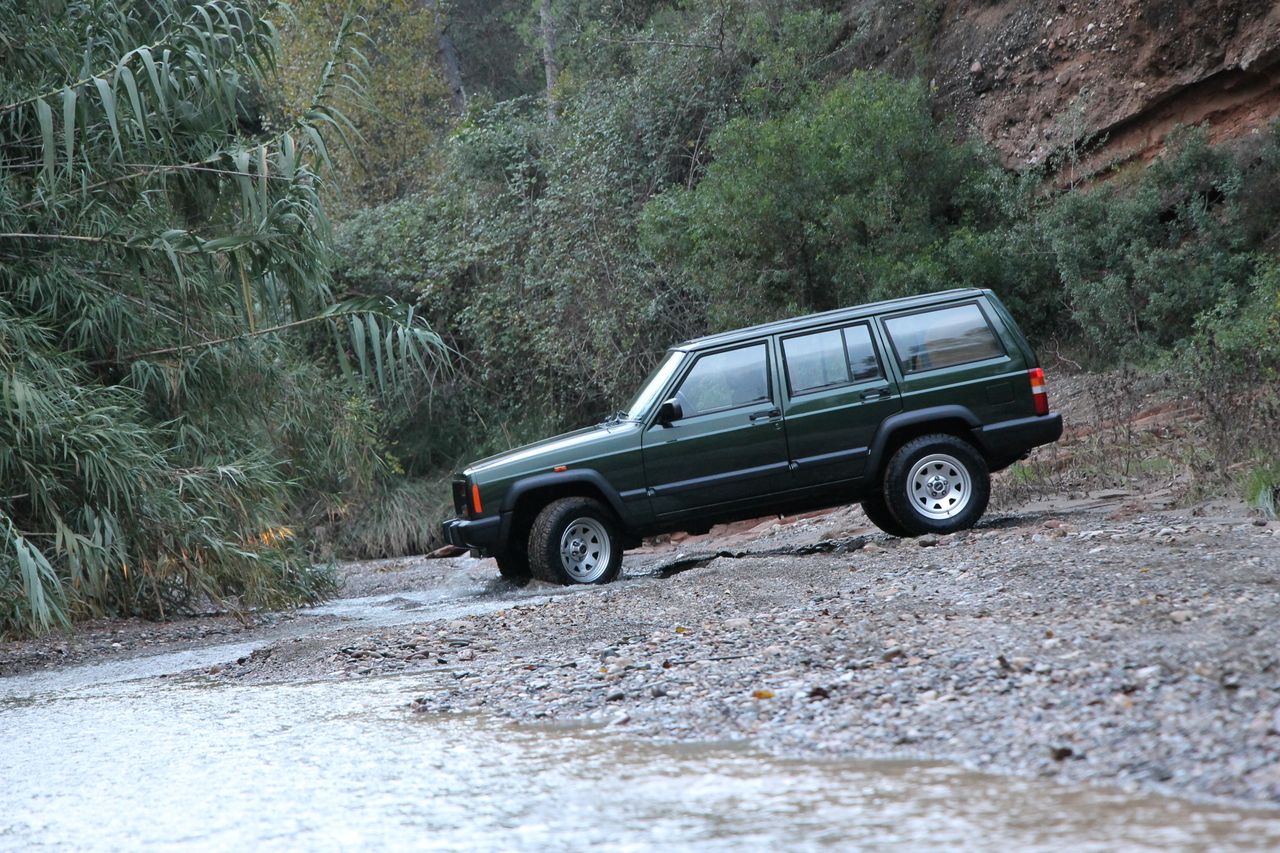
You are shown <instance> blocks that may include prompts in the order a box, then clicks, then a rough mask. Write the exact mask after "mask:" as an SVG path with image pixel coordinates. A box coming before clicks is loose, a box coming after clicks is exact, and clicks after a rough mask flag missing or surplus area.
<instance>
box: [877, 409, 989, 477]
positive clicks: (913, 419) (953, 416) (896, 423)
mask: <svg viewBox="0 0 1280 853" xmlns="http://www.w3.org/2000/svg"><path fill="white" fill-rule="evenodd" d="M943 420H947V421H957V420H958V421H963V422H964V423H965V424H966V425H967V426H968V427H969V429H970V430H974V429H976V428H977V427H980V426H981V425H982V421H980V420H978V416H977V415H975V414H974V413H973V412H972V411H970V410H969V408H968V407H966V406H957V405H948V406H932V407H930V408H928V409H915V410H913V411H910V412H898V413H897V414H896V415H890V416H889V417H887V418H885V419H884V420H883V421H881V423H880V428H879V429H877V430H876V435H875V438H873V439H872V440H871V447H870V449H869V450H868V451H867V466H866V470H867V471H868V472H874V471H879V470H880V467H881V461H882V459H883V457H884V449H885V447H887V446H888V444H889V439H890V438H891V437H892V436H893V433H894V432H896V431H897V430H899V429H902V428H903V427H910V426H916V425H917V424H922V423H928V422H929V421H943ZM975 444H977V448H978V452H979V453H983V454H984V455H985V453H986V449H985V448H984V447H983V446H982V445H981V444H980V443H978V442H976V440H975Z"/></svg>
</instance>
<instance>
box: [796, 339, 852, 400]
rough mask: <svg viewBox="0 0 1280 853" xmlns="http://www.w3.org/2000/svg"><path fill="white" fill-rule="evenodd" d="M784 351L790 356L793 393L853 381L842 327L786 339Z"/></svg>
mask: <svg viewBox="0 0 1280 853" xmlns="http://www.w3.org/2000/svg"><path fill="white" fill-rule="evenodd" d="M782 352H783V354H784V355H785V356H786V359H787V379H788V381H789V382H790V383H791V393H792V394H799V393H800V392H802V391H812V390H814V389H815V388H825V387H827V386H828V385H844V384H846V383H847V382H848V381H849V365H848V364H846V363H845V360H844V342H843V340H842V339H841V335H840V330H839V329H828V330H827V331H825V332H815V333H814V334H812V335H799V336H797V337H794V338H786V339H784V340H783V342H782Z"/></svg>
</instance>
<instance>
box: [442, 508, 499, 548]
mask: <svg viewBox="0 0 1280 853" xmlns="http://www.w3.org/2000/svg"><path fill="white" fill-rule="evenodd" d="M442 530H443V532H444V539H445V541H446V542H448V543H449V544H450V545H455V546H457V547H459V548H467V549H470V550H471V551H475V552H477V553H478V554H480V555H483V556H487V555H490V554H492V553H493V551H494V546H496V545H497V544H498V540H499V539H500V537H501V534H502V519H501V518H500V517H498V516H496V515H495V516H492V517H490V518H477V519H466V518H451V519H449V520H448V521H446V522H445V523H444V525H443V526H442Z"/></svg>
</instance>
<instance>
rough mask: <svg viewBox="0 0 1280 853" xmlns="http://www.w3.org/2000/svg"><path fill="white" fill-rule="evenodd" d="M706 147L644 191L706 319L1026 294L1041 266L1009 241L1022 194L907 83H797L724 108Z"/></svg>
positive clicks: (664, 248)
mask: <svg viewBox="0 0 1280 853" xmlns="http://www.w3.org/2000/svg"><path fill="white" fill-rule="evenodd" d="M711 149H712V151H713V153H714V155H715V161H714V162H713V163H712V165H711V166H710V167H709V169H708V171H707V175H706V178H705V179H704V180H702V181H701V182H700V183H698V184H697V186H695V187H693V188H692V189H673V190H671V191H670V192H668V193H666V194H665V195H663V196H661V197H660V198H658V199H656V200H655V201H654V202H652V203H651V204H650V205H649V208H648V209H647V211H646V218H645V222H644V228H645V237H646V246H647V247H648V248H649V249H650V251H651V252H652V254H653V255H654V257H655V258H657V259H658V261H659V263H661V264H662V265H663V266H664V268H665V269H667V270H668V273H667V274H668V276H669V277H671V278H678V279H684V280H689V281H696V282H698V283H699V286H700V287H701V288H702V289H704V291H705V292H706V294H707V298H708V300H709V301H710V302H711V303H712V306H713V309H712V310H713V316H712V324H713V325H715V326H732V325H739V324H742V323H745V322H750V321H753V320H759V319H763V318H770V317H779V316H785V315H789V314H798V313H805V312H808V311H818V310H825V309H829V308H834V307H836V306H838V305H846V304H854V303H857V302H863V301H868V300H872V299H878V298H888V297H893V296H899V295H903V294H906V293H912V292H919V291H921V290H932V289H942V288H948V287H957V286H965V285H980V286H995V287H997V288H998V289H1000V290H1002V291H1004V292H1005V293H1006V294H1007V295H1011V296H1012V297H1013V298H1012V299H1011V301H1012V302H1014V303H1015V308H1017V307H1022V306H1021V305H1020V303H1021V302H1030V301H1035V302H1038V301H1041V300H1035V299H1033V298H1032V296H1031V294H1033V293H1034V292H1035V291H1036V290H1037V288H1036V287H1035V285H1038V284H1039V283H1040V281H1041V280H1042V279H1043V277H1044V276H1045V275H1046V274H1047V270H1046V269H1044V268H1043V266H1041V267H1040V268H1037V267H1036V265H1035V264H1027V263H1019V261H1020V259H1019V258H1018V257H1017V256H1016V255H1015V254H1014V252H1013V251H1011V249H1014V248H1015V247H1017V246H1019V244H1020V243H1021V242H1023V241H1025V240H1029V239H1031V238H1030V237H1029V235H1027V234H1026V232H1025V230H1020V229H1018V228H1016V227H1015V226H1014V225H1013V223H1015V222H1016V218H1015V217H1017V216H1018V215H1020V214H1023V213H1025V210H1024V209H1022V208H1020V207H1018V206H1017V204H1016V203H1015V202H1016V201H1017V200H1025V199H1028V198H1029V194H1028V193H1026V192H1025V191H1024V190H1022V188H1021V187H1020V186H1019V185H1018V183H1017V182H1016V181H1014V180H1012V179H1009V178H1008V177H1007V176H1004V175H1003V174H1002V173H1001V172H1000V171H999V170H998V168H997V167H996V166H995V165H994V164H993V163H991V162H990V160H988V159H987V158H986V157H985V156H983V155H982V153H981V152H979V151H978V150H977V149H975V148H974V147H972V146H968V145H962V144H957V143H956V142H955V141H953V139H952V138H951V136H950V135H949V134H948V133H947V132H946V131H945V130H944V129H943V128H941V127H939V126H938V125H937V124H936V122H935V121H934V120H933V117H932V115H931V112H930V107H929V100H928V93H927V92H926V90H925V89H924V87H923V85H921V84H920V83H918V82H905V83H904V82H900V81H897V80H894V79H892V78H889V77H885V76H882V75H878V74H856V75H855V76H854V77H853V78H852V79H851V80H849V81H848V82H846V83H842V84H839V85H837V86H835V87H833V88H831V89H829V90H825V91H824V90H821V89H816V88H812V89H810V90H809V91H808V92H807V93H806V94H805V95H804V96H803V97H801V98H800V99H799V101H798V102H797V103H796V104H795V105H794V106H793V107H791V108H789V109H787V110H785V111H783V112H780V113H778V114H776V115H765V116H763V117H757V116H755V115H748V116H742V117H739V118H736V119H734V120H733V121H731V122H729V123H728V124H726V125H725V126H724V127H723V128H721V129H720V130H719V131H717V133H716V134H715V135H714V136H713V137H712V140H711ZM1028 272H1030V273H1032V277H1031V280H1027V279H1026V274H1027V273H1028Z"/></svg>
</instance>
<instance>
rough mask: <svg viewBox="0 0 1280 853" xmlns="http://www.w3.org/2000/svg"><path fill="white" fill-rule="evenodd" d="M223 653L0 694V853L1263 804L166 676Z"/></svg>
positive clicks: (1158, 842) (754, 830)
mask: <svg viewBox="0 0 1280 853" xmlns="http://www.w3.org/2000/svg"><path fill="white" fill-rule="evenodd" d="M244 651H245V649H244V648H242V647H241V646H222V647H216V648H212V649H204V650H201V651H200V652H198V653H192V654H185V655H167V656H157V657H154V658H144V659H140V660H135V661H133V662H131V663H130V664H129V665H127V666H125V665H118V666H116V667H115V668H114V669H113V668H112V666H103V665H99V666H91V667H81V668H78V669H67V670H61V671H59V672H56V673H52V674H49V673H45V674H34V675H30V676H19V677H14V678H9V679H5V680H4V681H3V682H0V732H3V733H4V737H3V738H2V739H0V779H3V780H4V786H3V791H0V847H2V848H5V849H14V850H43V849H50V850H64V849H75V850H125V849H139V848H147V849H174V848H183V849H201V850H206V849H207V850H242V849H265V850H293V849H313V850H353V849H405V848H410V849H423V850H432V849H438V850H464V849H465V850H582V849H587V848H592V849H600V850H619V851H628V850H651V849H661V850H681V849H689V850H692V849H697V850H733V851H739V850H778V849H786V850H811V849H813V850H816V849H867V848H875V849H886V848H888V849H910V850H916V849H923V850H930V849H935V850H966V849H973V850H992V849H1000V850H1020V851H1023V850H1028V851H1030V850H1045V851H1059V850H1099V851H1103V850H1106V851H1111V850H1125V849H1132V850H1224V849H1242V850H1243V849H1278V848H1280V818H1278V817H1277V814H1276V813H1275V812H1265V811H1247V810H1240V809H1235V808H1231V807H1226V806H1213V805H1197V804H1192V803H1189V802H1186V801H1183V800H1177V799H1168V798H1161V797H1153V796H1138V795H1131V794H1126V793H1123V792H1120V791H1117V790H1112V789H1106V788H1080V787H1068V786H1063V785H1059V784H1055V783H1050V782H1038V781H1027V780H1021V779H1012V778H1006V777H998V776H988V775H980V774H974V773H969V772H966V771H964V770H962V769H960V768H957V767H955V766H952V765H948V764H914V763H900V762H860V761H849V760H831V761H803V762H802V761H793V760H786V759H779V758H776V757H773V756H771V755H768V754H765V753H763V752H760V751H758V750H756V749H754V748H752V747H751V746H750V745H749V744H742V743H724V744H701V745H693V746H690V745H673V744H654V743H645V742H633V741H632V740H630V739H629V738H628V737H627V734H626V732H625V730H623V729H619V728H586V727H563V726H560V727H529V726H514V725H511V724H508V723H505V722H502V721H498V720H495V719H491V718H485V717H476V716H451V717H434V718H433V717H429V716H425V715H421V714H416V713H413V712H411V711H410V710H408V708H407V705H408V703H409V702H410V701H411V700H412V699H413V698H414V697H415V696H418V695H421V693H422V692H423V689H424V687H423V681H422V679H421V678H414V677H412V676H391V677H378V678H366V679H360V680H348V681H338V680H327V681H311V682H303V683H289V684H268V685H262V684H255V685H238V684H227V683H224V682H214V681H212V680H208V679H205V678H203V677H200V676H190V675H188V676H181V675H172V674H171V673H177V672H179V671H181V670H184V669H190V668H191V667H192V666H200V665H206V664H207V663H209V662H211V661H213V660H217V659H219V658H221V659H226V658H228V657H234V656H236V655H239V654H243V653H244Z"/></svg>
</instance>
